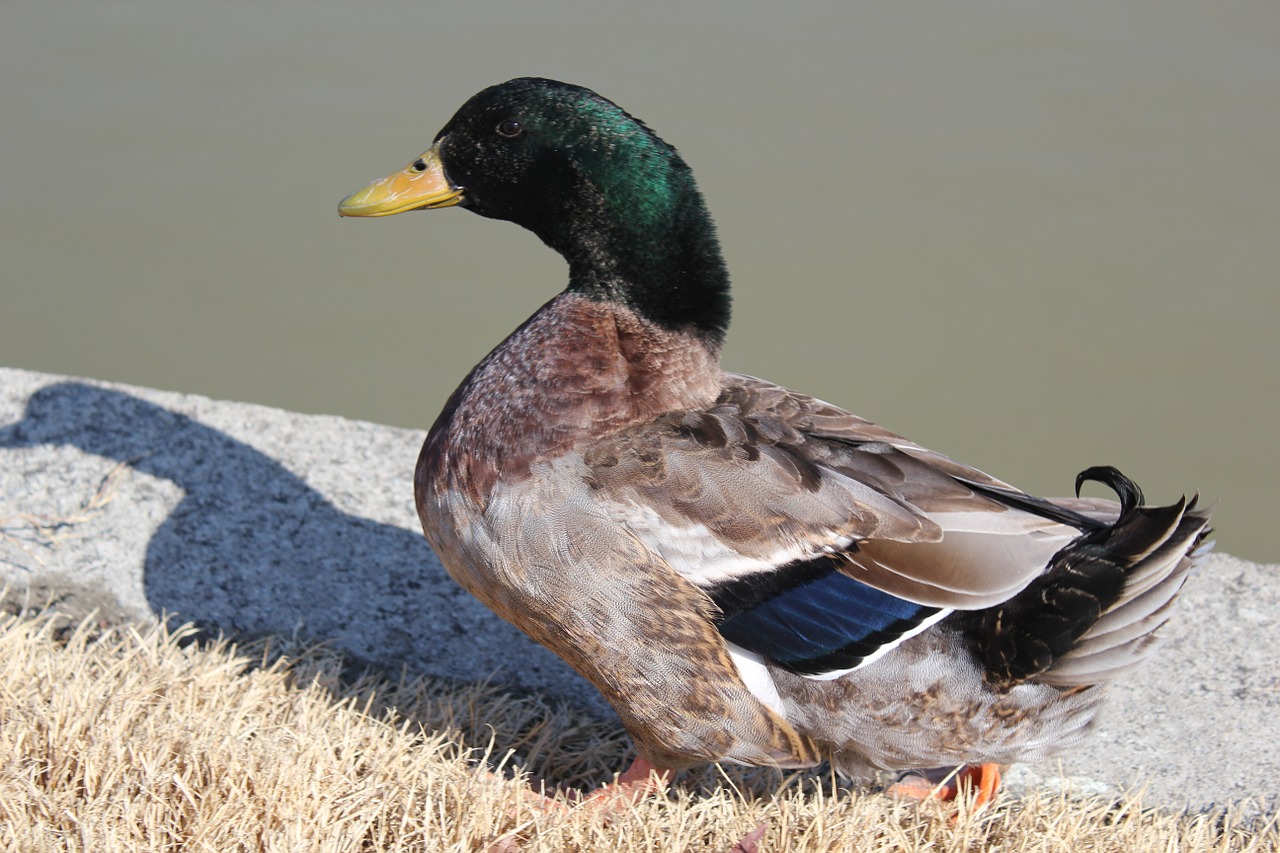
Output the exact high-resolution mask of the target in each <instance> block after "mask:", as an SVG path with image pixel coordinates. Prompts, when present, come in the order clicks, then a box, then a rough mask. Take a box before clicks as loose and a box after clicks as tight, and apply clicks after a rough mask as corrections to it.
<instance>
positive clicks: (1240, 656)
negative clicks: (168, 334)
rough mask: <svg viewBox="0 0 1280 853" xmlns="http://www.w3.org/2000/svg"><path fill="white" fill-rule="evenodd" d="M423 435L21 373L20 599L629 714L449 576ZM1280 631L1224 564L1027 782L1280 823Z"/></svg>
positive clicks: (6, 492) (17, 405)
mask: <svg viewBox="0 0 1280 853" xmlns="http://www.w3.org/2000/svg"><path fill="white" fill-rule="evenodd" d="M423 436H424V433H422V432H419V431H413V430H403V429H396V428H393V427H385V426H378V425H376V424H370V423H362V422H355V421H349V420H345V419H342V418H336V417H327V416H316V415H301V414H296V413H292V412H286V411H281V410H277V409H271V408H266V407H263V406H256V405H250V404H245V403H230V402H218V401H214V400H209V399H207V398H204V397H198V396H193V395H184V394H174V393H169V392H163V391H155V390H149V389H145V388H135V387H130V386H126V385H117V384H111V383H104V382H96V381H91V380H81V379H71V378H67V377H62V376H51V375H47V374H39V373H33V372H29V371H23V370H15V369H9V368H0V582H8V583H9V584H10V585H11V586H15V587H35V588H44V589H49V588H60V589H64V590H73V591H74V593H73V594H74V595H77V596H80V597H81V598H83V599H84V600H85V601H84V603H85V605H86V606H87V605H89V604H102V605H103V606H106V607H108V608H113V609H114V610H113V612H118V613H121V614H130V615H133V616H136V617H140V618H155V617H156V616H158V615H160V614H173V615H176V616H177V618H178V619H180V620H184V621H185V620H190V621H193V622H195V623H197V624H198V625H201V626H202V627H206V628H211V629H214V630H222V631H224V632H226V633H227V634H229V635H232V636H237V635H239V636H250V635H259V634H263V633H274V634H284V635H297V636H302V637H306V638H310V639H316V640H326V641H329V642H330V643H332V644H333V645H335V646H336V647H338V648H340V649H342V650H343V651H345V652H347V653H349V654H350V655H352V656H354V657H356V658H358V659H360V660H363V661H367V662H369V663H373V664H376V665H378V666H380V667H383V668H387V669H392V670H395V669H398V668H399V667H401V666H402V665H403V666H405V667H407V668H408V670H409V671H410V672H411V673H414V674H430V675H437V676H444V677H449V678H456V679H464V680H479V679H495V680H497V681H500V682H504V683H508V684H510V685H512V686H513V687H514V688H517V689H520V690H536V691H540V692H543V693H545V694H547V695H550V696H554V697H560V698H566V699H569V700H571V701H573V702H576V703H578V704H580V705H582V706H583V707H584V708H586V709H589V710H591V711H592V712H593V713H601V714H604V713H608V711H607V710H606V709H605V708H604V705H603V702H602V701H601V700H600V698H599V697H598V695H597V694H596V693H595V691H594V690H593V689H592V688H591V687H590V686H589V685H588V684H587V683H586V682H585V681H583V680H582V679H580V678H579V677H578V676H577V675H575V674H574V673H573V672H572V671H571V670H569V669H568V667H566V666H565V665H564V664H563V663H561V662H560V660H559V659H558V658H556V657H555V656H554V655H552V654H550V653H549V652H547V651H545V650H544V649H542V648H540V647H538V646H536V645H535V644H533V643H532V642H531V641H529V640H527V639H526V638H525V637H524V635H523V634H521V633H520V632H518V631H517V630H516V629H514V628H512V627H511V626H509V625H507V624H506V623H505V622H503V621H501V620H500V619H498V618H497V617H496V616H494V615H492V614H491V613H490V612H489V611H488V610H486V609H485V608H484V607H482V606H481V605H480V604H478V603H477V602H476V601H475V600H473V599H472V598H471V597H470V596H469V595H467V594H466V593H464V592H463V591H462V590H461V589H459V588H458V587H457V586H455V585H454V584H453V582H452V581H451V580H450V579H449V577H448V576H447V575H446V574H445V572H444V570H443V569H442V568H441V567H440V564H439V562H438V561H437V560H436V559H435V555H434V554H432V553H431V550H430V549H429V548H428V547H427V545H426V543H425V541H424V540H423V539H422V535H421V533H420V532H419V528H418V522H417V517H416V515H415V513H414V509H413V486H412V474H413V466H414V461H415V460H416V458H417V454H418V449H419V447H420V445H421V443H422V439H423ZM1224 511H1226V510H1224ZM1278 617H1280V566H1276V565H1271V566H1260V565H1256V564H1253V563H1248V562H1245V561H1242V560H1238V559H1236V558H1234V557H1230V556H1227V555H1217V556H1215V557H1214V558H1213V559H1212V561H1211V562H1210V564H1209V565H1208V566H1207V567H1206V568H1205V570H1203V571H1201V572H1199V573H1198V574H1197V575H1196V576H1195V577H1193V578H1192V579H1191V581H1190V582H1189V583H1188V584H1187V588H1186V590H1185V591H1184V593H1183V595H1182V604H1181V609H1180V611H1179V613H1178V615H1177V616H1176V617H1175V620H1174V622H1173V624H1172V625H1171V626H1170V628H1168V629H1166V631H1165V635H1166V638H1167V642H1166V643H1165V646H1164V648H1163V649H1162V650H1161V652H1160V654H1159V655H1158V657H1157V660H1156V661H1155V663H1154V664H1153V665H1152V666H1150V667H1148V668H1147V669H1146V670H1144V671H1143V672H1142V673H1141V674H1139V675H1138V676H1137V677H1135V678H1132V679H1130V680H1128V681H1126V682H1125V683H1124V684H1122V685H1119V686H1118V687H1116V688H1115V689H1114V690H1113V692H1112V696H1111V698H1110V704H1109V707H1108V709H1107V712H1106V713H1105V715H1104V717H1103V719H1102V721H1101V723H1100V724H1099V725H1098V727H1097V730H1096V731H1095V733H1094V735H1093V736H1092V737H1091V739H1090V740H1089V742H1088V743H1087V744H1086V745H1084V746H1083V747H1081V748H1079V749H1076V750H1074V751H1072V752H1071V753H1069V754H1067V755H1065V756H1063V757H1062V759H1061V763H1060V765H1055V766H1052V767H1032V768H1024V769H1022V770H1020V771H1018V772H1016V773H1015V774H1014V780H1015V781H1016V780H1018V779H1021V780H1022V783H1023V784H1030V785H1040V784H1058V783H1059V782H1056V781H1055V780H1059V781H1060V779H1059V777H1063V776H1065V777H1066V779H1068V780H1070V781H1072V783H1073V784H1076V785H1078V786H1083V787H1087V788H1089V787H1091V788H1094V789H1108V788H1128V787H1129V786H1131V785H1132V784H1134V783H1135V782H1140V781H1142V782H1146V783H1147V785H1148V790H1149V797H1148V801H1149V802H1153V803H1162V804H1166V805H1172V806H1183V805H1189V806H1191V807H1192V808H1197V809H1199V808H1205V807H1208V806H1210V805H1213V804H1218V805H1225V804H1227V803H1229V802H1238V801H1242V800H1245V799H1246V798H1249V797H1253V798H1254V799H1255V800H1256V802H1255V806H1254V808H1258V807H1262V808H1274V807H1275V804H1276V801H1277V795H1276V794H1275V793H1274V792H1275V790H1276V787H1277V786H1276V784H1275V780H1276V779H1277V778H1280V652H1278V651H1277V650H1278V649H1280V619H1278ZM1260 788H1261V790H1262V797H1261V799H1259V789H1260Z"/></svg>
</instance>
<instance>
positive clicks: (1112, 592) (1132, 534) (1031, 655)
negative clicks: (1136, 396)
mask: <svg viewBox="0 0 1280 853" xmlns="http://www.w3.org/2000/svg"><path fill="white" fill-rule="evenodd" d="M1087 481H1094V482H1098V483H1102V484H1103V485H1105V486H1107V487H1108V488H1110V489H1111V490H1112V491H1114V492H1115V493H1116V496H1117V497H1118V498H1119V499H1120V514H1119V516H1118V517H1117V518H1116V520H1115V521H1114V522H1112V523H1110V524H1106V523H1099V522H1096V521H1094V520H1092V519H1090V521H1091V522H1092V523H1091V524H1090V525H1089V526H1087V527H1086V526H1084V525H1079V526H1078V527H1079V529H1081V530H1082V534H1081V535H1080V536H1079V537H1077V538H1076V539H1075V540H1073V541H1072V542H1071V543H1070V544H1068V545H1066V546H1065V547H1063V548H1062V550H1060V551H1058V553H1057V554H1055V555H1054V556H1053V558H1052V560H1050V562H1049V565H1048V567H1047V569H1046V570H1045V572H1044V574H1042V575H1041V576H1040V577H1039V578H1037V579H1036V580H1035V581H1033V582H1032V583H1031V584H1030V585H1028V586H1027V587H1026V588H1025V589H1023V590H1022V591H1021V592H1019V593H1018V594H1017V595H1016V596H1014V597H1013V598H1012V599H1010V600H1009V601H1006V602H1004V603H1003V604H1000V605H998V606H996V607H992V608H989V609H987V610H981V611H977V612H976V613H974V614H973V620H972V621H971V623H970V629H971V636H972V638H973V640H974V644H975V646H976V648H977V650H978V656H979V660H980V661H981V663H982V664H983V666H984V668H985V670H986V676H987V679H988V680H989V681H990V682H991V683H993V684H995V685H997V686H1000V687H1002V688H1007V687H1011V686H1013V685H1015V684H1018V683H1020V682H1023V681H1027V680H1028V679H1030V678H1032V677H1033V676H1035V675H1037V674H1039V673H1043V672H1044V671H1045V670H1047V669H1049V668H1050V667H1051V666H1052V665H1053V663H1054V661H1055V660H1058V659H1060V658H1061V657H1063V656H1064V655H1066V654H1067V653H1068V652H1070V651H1071V649H1072V647H1073V646H1074V645H1075V643H1076V642H1077V641H1078V640H1080V638H1081V637H1082V636H1083V635H1084V634H1085V633H1086V632H1087V631H1089V629H1090V628H1092V627H1093V626H1094V625H1095V624H1096V623H1097V622H1098V620H1099V619H1100V618H1101V616H1102V615H1103V614H1104V613H1106V612H1107V611H1108V610H1110V609H1111V608H1112V607H1114V606H1116V604H1117V603H1118V602H1120V601H1121V598H1122V597H1123V596H1124V594H1125V588H1126V582H1127V580H1128V578H1129V575H1130V572H1131V571H1132V570H1134V567H1135V566H1137V565H1138V564H1139V563H1141V562H1142V561H1143V560H1144V559H1145V558H1147V557H1148V556H1150V555H1151V554H1152V553H1153V552H1155V551H1156V550H1157V549H1159V548H1160V547H1161V546H1162V545H1164V544H1165V543H1166V542H1168V541H1169V540H1170V539H1171V537H1175V533H1176V532H1177V531H1178V530H1179V526H1180V522H1181V520H1182V518H1183V516H1184V515H1185V513H1186V512H1187V510H1189V509H1190V507H1189V506H1188V505H1187V502H1186V500H1185V499H1183V500H1179V501H1178V502H1177V503H1175V504H1172V505H1170V506H1167V507H1146V506H1144V505H1143V496H1142V489H1140V488H1139V487H1138V485H1137V484H1136V483H1134V482H1133V481H1132V480H1130V479H1129V478H1128V477H1126V476H1125V475H1124V474H1122V473H1121V472H1120V471H1119V470H1117V469H1116V468H1112V467H1110V466H1097V467H1093V468H1088V469H1086V470H1084V471H1081V472H1080V474H1079V476H1077V477H1076V495H1077V496H1079V494H1080V487H1081V486H1082V485H1083V484H1084V483H1085V482H1087ZM1192 505H1194V502H1193V504H1192ZM1175 538H1176V537H1175Z"/></svg>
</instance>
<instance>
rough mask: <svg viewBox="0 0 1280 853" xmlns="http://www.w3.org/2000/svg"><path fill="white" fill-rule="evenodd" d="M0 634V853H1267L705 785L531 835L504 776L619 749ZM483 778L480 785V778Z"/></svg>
mask: <svg viewBox="0 0 1280 853" xmlns="http://www.w3.org/2000/svg"><path fill="white" fill-rule="evenodd" d="M19 609H20V608H17V607H14V606H13V605H12V603H10V604H9V606H8V608H7V611H6V612H4V613H0V848H2V849H4V850H13V851H55V850H57V851H117V850H119V851H170V850H172V851H177V850H182V851H218V853H224V851H237V850H248V851H257V850H266V851H368V852H369V853H373V851H409V850H412V851H421V850H431V851H435V850H484V849H486V848H487V847H488V846H489V845H490V844H491V843H492V842H493V841H494V839H497V838H500V837H502V836H504V835H505V834H507V833H511V832H513V831H514V832H517V833H518V834H519V837H520V838H521V839H522V840H521V847H520V849H522V850H531V851H532V850H543V851H561V850H567V851H575V850H583V851H595V850H607V851H627V850H662V851H666V850H677V851H683V850H699V851H700V850H709V851H722V850H725V849H726V848H728V847H730V846H732V844H733V842H734V841H735V840H736V839H738V838H740V837H741V836H743V835H744V834H745V833H747V832H749V831H750V830H751V829H753V828H754V827H756V826H758V825H759V824H760V823H762V822H767V823H768V832H767V834H766V835H765V837H764V841H763V843H762V845H761V850H763V851H770V853H773V851H818V850H854V851H899V850H901V851H914V850H931V851H934V850H936V851H960V850H964V851H973V850H1009V851H1021V850H1027V851H1091V850H1099V851H1101V850H1117V851H1125V853H1142V851H1180V850H1216V851H1275V850H1278V849H1280V830H1278V829H1277V825H1276V821H1275V819H1274V818H1273V819H1272V820H1271V822H1270V823H1268V824H1267V825H1265V826H1253V827H1243V826H1241V825H1239V824H1238V822H1237V821H1235V820H1234V819H1233V818H1232V816H1231V815H1229V814H1228V815H1218V816H1204V815H1200V816H1178V815H1172V814H1166V813H1161V812H1158V811H1156V810H1152V809H1147V808H1143V807H1142V806H1141V805H1140V804H1139V803H1138V802H1137V801H1132V800H1131V801H1128V802H1123V803H1114V802H1109V801H1080V800H1076V801H1069V800H1065V799H1062V798H1054V797H1047V796H1046V797H1041V798H1038V799H1027V800H1019V801H1007V802H1003V803H1002V804H1000V805H998V806H997V807H996V808H994V809H992V810H991V811H990V812H988V813H986V814H983V815H980V816H977V817H974V816H971V815H968V814H967V813H964V812H962V813H961V815H960V817H959V819H958V820H952V818H951V812H950V811H949V810H948V809H947V808H944V807H941V806H937V805H933V804H930V805H926V806H924V807H915V806H911V805H907V804H900V803H896V802H893V801H890V800H888V799H887V798H885V797H883V796H880V795H876V794H866V793H859V792H852V793H851V792H848V791H846V790H842V789H839V788H838V787H836V786H835V785H833V784H832V783H831V782H830V781H829V780H827V781H824V780H821V779H815V778H812V777H786V778H784V777H782V776H781V775H780V774H777V773H771V772H767V771H725V772H720V771H718V770H715V769H712V770H708V771H707V772H705V773H702V774H695V775H693V776H691V777H690V778H687V779H685V780H683V781H682V782H681V784H680V785H679V786H678V787H677V788H675V789H674V790H673V791H672V793H671V795H670V797H669V798H667V799H666V800H659V801H653V802H647V803H643V804H641V805H639V806H637V807H636V808H634V809H633V810H630V811H628V812H626V813H625V814H621V815H617V816H615V817H613V818H612V819H611V820H610V819H608V818H606V816H604V815H600V814H582V813H577V812H575V813H571V816H569V817H566V816H564V815H562V814H558V813H545V812H542V811H539V810H538V809H535V808H533V807H532V806H530V805H529V804H528V803H527V802H525V801H524V799H522V797H521V789H522V785H523V784H524V781H525V780H523V779H522V778H514V779H512V778H506V777H507V776H510V775H511V774H510V772H509V771H510V770H511V769H512V768H513V767H519V768H521V774H523V773H524V772H530V771H531V772H534V773H539V774H545V775H546V776H547V777H548V778H552V779H555V780H557V781H560V782H570V783H574V784H599V783H600V782H601V781H603V780H604V779H606V778H607V776H608V771H609V769H610V768H612V769H617V768H619V767H620V766H621V764H622V762H623V760H624V758H625V755H626V751H627V747H626V743H625V739H624V738H623V737H622V736H621V735H620V734H619V733H618V732H616V731H614V730H613V729H611V728H609V727H608V726H605V725H603V724H600V723H595V722H592V721H584V720H582V719H577V718H575V717H574V716H572V715H571V713H570V712H568V711H567V710H566V709H564V708H560V707H556V706H553V705H549V704H547V703H544V702H540V701H538V700H536V699H531V698H514V697H511V696H508V695H504V694H503V693H501V692H499V691H497V690H495V689H492V688H487V687H484V686H476V685H461V686H460V685H450V684H444V683H440V682H435V681H425V680H412V681H409V680H405V681H402V682H400V683H394V682H390V681H387V680H383V679H379V678H377V677H374V676H369V675H362V676H360V675H357V676H354V677H353V676H352V674H351V673H349V672H346V671H344V663H343V661H342V660H341V659H340V658H339V657H338V656H336V655H333V654H330V653H327V652H326V651H325V650H323V649H317V648H306V649H301V648H290V647H287V645H286V646H285V647H283V648H282V647H279V645H277V646H276V647H275V648H273V647H272V646H271V645H270V644H267V643H263V644H260V645H257V646H255V647H253V648H239V649H237V648H235V647H233V646H229V645H226V644H224V643H201V642H194V641H193V635H192V632H191V631H190V630H189V629H179V630H176V631H167V630H165V629H163V628H151V629H138V628H132V627H128V626H123V627H115V628H103V627H101V626H99V625H97V624H96V623H95V622H94V621H92V620H85V621H83V622H81V623H80V624H79V625H78V626H77V625H75V624H73V623H71V622H70V621H69V620H67V619H66V617H61V618H58V617H53V616H50V615H47V614H45V615H39V614H37V615H31V614H29V613H19V612H14V611H17V610H19ZM486 764H487V765H488V766H489V767H490V768H493V767H497V768H499V769H500V770H502V771H503V775H493V774H490V773H487V772H486V770H485V767H486Z"/></svg>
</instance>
